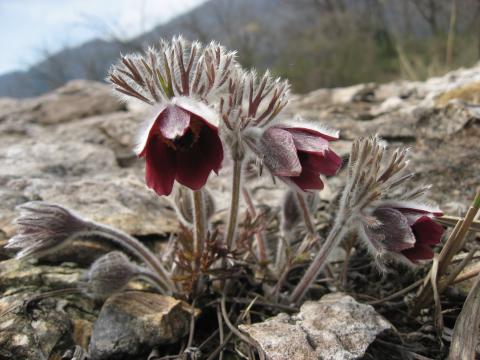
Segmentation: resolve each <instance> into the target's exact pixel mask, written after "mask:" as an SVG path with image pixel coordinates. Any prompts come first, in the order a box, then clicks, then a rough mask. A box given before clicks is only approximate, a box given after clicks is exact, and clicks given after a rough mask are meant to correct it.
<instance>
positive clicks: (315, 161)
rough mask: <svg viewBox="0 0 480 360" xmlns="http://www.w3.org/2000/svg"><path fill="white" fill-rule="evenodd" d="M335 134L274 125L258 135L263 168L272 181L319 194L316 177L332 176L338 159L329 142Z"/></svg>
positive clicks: (338, 161)
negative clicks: (273, 179) (270, 175)
mask: <svg viewBox="0 0 480 360" xmlns="http://www.w3.org/2000/svg"><path fill="white" fill-rule="evenodd" d="M337 139H338V133H337V132H334V131H329V130H326V129H316V128H314V127H307V126H305V125H304V126H302V125H297V124H295V123H293V124H277V125H273V126H271V127H269V128H268V129H267V130H265V131H264V132H263V134H262V137H261V140H260V145H259V150H260V152H261V153H262V154H263V161H264V165H265V166H266V167H267V168H268V169H269V170H270V172H271V173H272V174H273V175H275V176H276V177H278V178H280V179H281V180H283V181H284V182H286V183H287V184H291V185H294V186H295V187H296V188H297V189H300V190H303V191H307V190H322V189H323V182H322V180H321V179H320V175H321V174H322V175H329V176H332V175H335V174H336V173H337V171H338V169H339V168H340V166H341V165H342V159H341V158H340V156H338V155H337V154H336V153H335V152H334V151H333V150H332V149H330V141H334V140H337Z"/></svg>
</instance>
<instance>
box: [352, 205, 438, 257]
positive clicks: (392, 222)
mask: <svg viewBox="0 0 480 360" xmlns="http://www.w3.org/2000/svg"><path fill="white" fill-rule="evenodd" d="M441 214H442V213H441V212H440V211H439V210H437V209H433V208H430V207H428V206H425V205H422V204H415V203H411V202H405V201H385V202H382V203H380V204H378V205H377V207H375V208H374V209H373V210H372V211H371V216H372V218H370V220H367V221H364V224H363V231H361V232H360V234H361V235H363V237H364V238H365V240H366V241H367V242H369V243H370V244H371V245H372V246H373V248H374V249H375V250H374V251H378V252H380V254H382V252H386V255H390V256H391V257H393V258H395V259H397V260H400V261H403V262H407V263H413V264H415V263H418V262H419V261H421V260H430V259H432V258H433V250H432V247H433V246H435V245H437V244H439V243H440V239H441V238H442V235H443V232H444V229H443V227H442V226H441V225H439V224H438V223H436V222H435V221H434V220H433V217H435V216H441Z"/></svg>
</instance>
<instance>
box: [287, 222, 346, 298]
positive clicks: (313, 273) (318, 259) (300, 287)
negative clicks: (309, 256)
mask: <svg viewBox="0 0 480 360" xmlns="http://www.w3.org/2000/svg"><path fill="white" fill-rule="evenodd" d="M346 231H347V226H346V222H345V221H343V222H340V223H335V225H334V226H333V228H332V230H330V233H329V234H328V237H327V239H326V240H325V242H324V243H323V245H322V247H321V249H320V251H319V252H318V253H317V256H315V259H314V260H313V262H312V263H311V264H310V266H309V267H308V269H307V272H306V273H305V274H304V275H303V276H302V278H301V279H300V282H299V283H298V284H297V286H296V287H295V289H294V291H293V293H292V295H290V299H289V300H290V302H291V303H293V304H295V305H298V304H299V302H300V301H301V300H302V298H303V296H304V295H305V293H306V292H307V291H308V289H309V288H310V286H311V285H312V283H313V282H314V281H315V279H316V278H317V276H318V274H319V273H320V271H322V269H323V267H324V266H325V264H326V262H327V259H328V256H329V255H330V253H331V252H332V250H333V249H334V248H336V247H337V245H338V244H339V243H340V241H342V238H343V236H344V235H345V233H346Z"/></svg>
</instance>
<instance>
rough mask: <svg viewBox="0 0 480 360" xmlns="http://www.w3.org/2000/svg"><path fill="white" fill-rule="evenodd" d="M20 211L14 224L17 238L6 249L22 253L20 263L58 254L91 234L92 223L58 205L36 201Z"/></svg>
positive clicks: (25, 205) (23, 206)
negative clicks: (53, 253)
mask: <svg viewBox="0 0 480 360" xmlns="http://www.w3.org/2000/svg"><path fill="white" fill-rule="evenodd" d="M19 209H20V216H19V217H18V218H17V219H15V220H14V223H15V224H16V226H17V234H16V235H15V236H14V237H12V238H11V239H10V240H8V243H7V245H6V246H5V247H6V248H10V249H19V251H18V253H17V255H16V257H17V259H23V258H27V257H37V258H38V257H41V256H43V255H45V254H49V253H52V252H55V251H57V250H58V249H60V248H61V247H63V246H65V245H66V244H67V243H68V242H69V240H70V239H73V238H75V237H78V236H82V235H85V234H87V233H88V232H89V230H90V223H89V222H87V221H85V220H83V219H82V218H80V217H79V216H77V215H76V214H74V213H73V212H72V211H70V210H68V209H66V208H64V207H62V206H59V205H55V204H49V203H46V202H40V201H38V202H37V201H34V202H29V203H26V204H23V205H20V206H19Z"/></svg>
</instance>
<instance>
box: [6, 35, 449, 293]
mask: <svg viewBox="0 0 480 360" xmlns="http://www.w3.org/2000/svg"><path fill="white" fill-rule="evenodd" d="M108 78H109V80H110V82H111V83H112V84H113V85H114V87H115V89H116V90H117V92H118V93H120V94H121V96H123V97H128V98H134V99H137V100H139V101H142V102H144V103H147V104H149V105H151V110H152V115H151V116H150V117H149V118H148V119H147V122H146V124H145V125H144V126H143V127H142V130H141V131H140V134H139V137H138V141H137V144H136V148H135V151H136V154H137V155H138V156H139V157H141V158H144V159H145V164H146V170H145V181H146V184H147V186H148V187H150V188H151V189H153V190H154V191H155V192H156V193H157V194H158V195H160V196H163V195H170V194H171V193H172V191H173V187H174V183H175V182H177V183H179V184H181V185H182V186H184V187H186V188H189V189H191V190H193V192H194V193H196V194H197V195H195V196H193V197H192V198H189V200H187V199H183V200H182V201H183V203H184V204H187V205H188V206H187V207H188V208H189V209H190V210H189V211H184V213H188V214H187V216H186V217H189V218H190V219H191V222H197V230H196V231H195V236H196V238H198V239H197V241H198V244H195V245H194V246H193V248H194V250H195V251H197V252H200V253H201V251H202V249H203V246H204V245H205V239H204V238H205V237H206V236H205V224H202V223H201V222H202V221H205V219H200V218H201V216H199V214H201V213H202V212H201V210H202V206H203V210H204V211H205V207H206V206H205V204H203V205H202V204H200V206H199V202H201V201H204V202H205V200H202V199H205V197H202V194H204V193H203V190H204V186H205V185H206V183H207V181H208V179H209V177H210V175H211V173H212V172H215V173H218V172H219V171H220V169H221V168H222V166H227V165H226V164H228V163H229V161H230V163H231V162H233V164H234V165H233V167H234V171H233V182H232V184H233V188H232V205H231V209H230V223H229V226H228V229H227V233H226V235H225V244H227V247H230V246H231V244H232V240H233V238H234V237H235V226H236V222H237V217H238V203H239V193H240V191H239V189H240V188H241V178H242V171H243V169H244V168H245V165H244V164H246V163H249V162H250V160H252V159H254V160H255V163H256V164H260V166H261V168H262V169H263V168H265V169H266V170H267V171H268V172H269V173H270V174H271V175H272V176H273V177H275V178H277V179H279V180H281V181H282V182H283V183H285V184H287V185H288V186H289V187H290V188H291V189H293V191H295V192H298V193H302V192H312V191H315V190H322V189H323V186H324V184H323V181H322V179H321V177H320V176H321V175H327V176H332V175H335V174H336V173H337V172H338V171H339V169H340V167H341V165H342V159H341V157H340V156H338V155H337V154H336V153H335V152H334V151H333V150H332V149H331V147H330V143H331V142H332V141H335V140H337V139H338V138H339V134H338V132H336V131H332V130H329V129H327V128H326V127H322V126H319V125H316V124H311V123H308V122H306V121H304V120H302V119H297V118H296V119H295V120H293V119H288V120H286V119H285V116H283V117H282V116H281V112H282V110H283V109H284V108H285V106H286V105H287V102H288V99H289V84H288V82H287V81H285V80H282V79H280V78H274V77H272V76H271V75H270V74H269V73H268V72H266V73H265V74H263V75H259V74H257V72H255V71H253V70H244V69H243V68H242V67H241V66H240V65H239V64H238V63H237V62H236V60H235V53H234V52H229V51H227V50H226V49H225V48H223V47H222V46H220V45H219V44H217V43H214V42H212V43H210V44H208V45H206V46H203V45H202V44H200V43H198V42H193V43H190V42H187V41H185V40H184V39H183V38H181V37H176V38H174V39H172V41H171V42H166V41H162V42H161V43H160V47H159V48H158V49H154V48H150V49H148V50H147V51H146V52H145V54H143V55H137V54H134V55H127V56H124V57H122V58H121V60H120V62H119V63H118V64H116V65H115V66H113V67H112V69H111V72H110V74H109V77H108ZM225 153H227V154H228V155H229V157H228V159H227V157H226V156H225ZM385 154H386V149H385V146H384V144H383V142H381V141H380V140H379V139H378V138H376V137H373V138H367V139H363V140H360V141H358V142H356V143H355V144H354V146H353V149H352V153H351V154H350V164H349V166H348V180H347V185H346V187H345V190H344V193H343V197H342V200H341V204H340V209H339V213H338V214H337V219H336V221H335V224H334V227H333V229H332V232H331V236H329V238H328V239H327V240H326V242H325V243H324V246H323V247H322V249H323V248H324V247H325V246H327V247H328V251H322V250H320V251H319V252H318V255H317V257H316V258H315V259H314V261H313V262H312V266H311V268H310V269H309V270H308V271H307V273H306V275H305V277H304V279H303V280H302V281H301V282H300V283H299V286H298V287H297V289H296V290H295V291H294V293H293V294H292V297H291V298H290V299H291V301H292V302H296V301H298V300H300V299H301V297H302V296H303V295H304V293H305V291H306V290H307V289H308V286H309V285H310V284H311V282H312V281H313V280H314V278H315V277H316V276H317V274H318V272H319V271H320V270H321V268H322V266H323V264H324V263H325V260H326V255H328V252H329V251H330V249H331V248H333V247H334V246H335V245H336V244H338V242H339V241H340V240H341V239H342V237H343V236H344V235H345V233H347V232H348V231H351V230H355V231H357V233H358V234H359V235H360V236H359V238H360V239H362V240H364V241H365V243H366V244H367V246H368V247H369V248H370V249H371V250H372V251H373V252H374V253H375V254H376V255H381V256H382V257H384V255H390V258H392V259H397V260H400V261H403V262H406V263H410V264H414V263H416V262H418V261H420V260H425V259H431V258H432V257H433V252H432V249H431V247H432V246H433V245H435V244H438V243H439V241H440V238H441V236H442V234H443V228H442V227H441V226H440V225H438V224H437V223H436V222H435V221H434V220H433V218H434V217H435V216H439V215H441V212H440V211H439V210H438V209H435V208H433V207H427V206H426V205H424V204H423V203H422V202H420V201H418V200H419V199H420V198H421V196H422V195H423V193H424V189H421V190H419V191H417V192H415V193H412V194H410V195H409V196H403V197H399V198H397V199H395V198H392V194H393V193H394V190H395V189H396V188H398V187H399V186H400V185H404V184H405V182H406V181H407V180H408V179H410V178H411V175H410V174H407V175H405V174H404V170H405V169H406V166H407V161H406V152H405V151H403V152H396V153H395V154H394V155H393V156H391V157H390V158H389V159H388V160H387V161H386V162H385V160H384V158H386V155H385ZM192 203H194V204H193V205H192ZM195 206H196V207H198V206H199V207H198V208H195V210H192V208H193V207H195ZM40 208H41V207H38V206H36V207H31V208H30V213H31V212H34V213H36V214H37V215H38V214H39V213H40V210H38V209H40ZM44 209H45V208H44ZM46 209H47V210H48V211H47V214H46V215H47V216H50V215H51V213H52V212H55V211H57V212H58V211H60V210H59V208H56V207H54V206H53V207H49V208H46ZM60 212H61V211H60ZM287 212H288V211H287ZM49 214H50V215H49ZM65 214H67V215H71V214H72V213H70V212H64V213H63V217H65V216H66V215H65ZM72 216H73V215H72ZM60 217H61V216H60ZM204 217H205V216H204ZM54 218H55V219H58V218H59V216H58V214H56V215H55V216H54ZM75 219H76V218H75ZM17 223H18V224H19V225H20V229H19V230H20V231H19V234H18V235H17V236H15V237H14V238H12V239H10V241H9V244H8V246H9V247H12V248H20V250H21V251H20V252H19V253H18V254H19V256H20V257H23V256H29V255H32V254H33V255H39V254H41V253H42V251H43V250H45V248H46V249H47V250H48V249H50V248H54V247H55V246H54V245H56V244H57V243H58V242H62V241H60V240H59V241H57V240H56V238H55V237H52V236H51V235H52V226H53V225H52V224H50V225H46V223H45V222H41V221H40V222H39V220H38V218H37V219H36V220H35V219H34V221H32V218H29V217H28V216H27V217H26V218H23V219H22V218H19V219H18V220H17ZM38 223H41V226H39V225H38ZM66 223H68V224H69V225H68V226H70V225H71V224H74V225H75V226H77V227H78V226H80V227H81V226H82V225H84V224H85V223H84V222H82V221H78V220H75V221H72V220H71V219H69V220H68V221H66ZM78 224H80V225H78ZM87 224H88V228H89V230H92V229H93V230H95V231H97V232H102V231H103V234H104V235H105V233H108V234H110V237H112V230H111V229H110V230H109V229H105V228H102V227H100V226H99V225H98V224H93V225H92V223H87ZM64 225H65V224H63V223H62V226H60V227H61V232H56V233H55V234H57V233H58V234H57V235H58V236H59V237H60V238H71V236H70V235H71V233H72V229H71V228H69V229H65V226H64ZM46 227H47V228H48V227H50V228H49V230H48V233H45V228H46ZM108 234H107V235H108ZM117 235H118V234H117ZM113 237H115V236H113ZM122 237H123V239H124V240H125V238H126V237H125V234H123V235H120V238H122ZM127 240H128V241H130V248H131V243H132V241H133V240H132V239H127ZM128 241H127V242H128ZM52 242H53V243H54V244H52ZM63 242H64V241H63ZM42 244H43V245H44V248H42ZM318 245H319V244H318ZM135 246H137V245H134V248H135ZM258 246H259V247H260V244H258ZM262 246H263V245H262ZM134 250H135V249H134ZM136 250H139V251H138V252H139V253H140V255H141V256H140V257H142V258H145V249H143V248H138V249H136ZM148 257H149V256H148V255H147V263H149V264H150V265H151V269H152V270H154V272H156V274H157V275H160V280H159V279H157V280H158V281H157V283H158V284H159V286H160V287H161V288H162V289H167V290H168V289H170V290H172V289H174V284H172V283H171V280H169V279H168V276H166V275H165V274H166V271H165V269H163V268H162V265H161V264H159V263H158V261H156V260H154V259H152V258H150V259H149V258H148ZM377 257H378V256H377ZM115 258H116V259H117V260H118V259H120V258H119V257H118V255H116V257H115ZM120 260H121V262H124V259H123V258H121V259H120ZM267 263H268V261H267ZM100 264H101V263H100ZM97 265H98V264H97ZM132 271H133V270H132ZM132 271H130V270H129V272H128V273H131V272H132ZM141 273H142V274H145V271H143V270H142V272H141ZM150 277H151V276H150ZM157 277H158V276H157Z"/></svg>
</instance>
